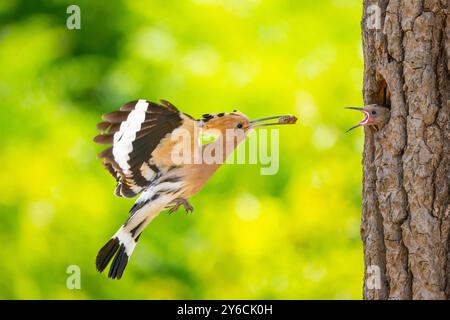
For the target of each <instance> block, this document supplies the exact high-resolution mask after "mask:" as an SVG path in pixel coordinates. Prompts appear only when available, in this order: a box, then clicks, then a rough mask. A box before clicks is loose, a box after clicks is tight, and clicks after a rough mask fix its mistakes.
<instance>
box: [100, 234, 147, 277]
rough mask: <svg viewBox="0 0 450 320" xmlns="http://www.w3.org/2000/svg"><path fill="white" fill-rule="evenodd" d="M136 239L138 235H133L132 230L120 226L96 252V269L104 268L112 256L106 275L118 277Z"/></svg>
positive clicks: (125, 264) (123, 268) (120, 275)
mask: <svg viewBox="0 0 450 320" xmlns="http://www.w3.org/2000/svg"><path fill="white" fill-rule="evenodd" d="M138 239H139V235H133V230H132V231H127V230H126V228H124V226H122V227H121V228H120V229H119V230H118V231H117V232H116V234H115V235H114V236H113V237H112V238H111V239H110V240H109V241H108V242H107V243H106V244H105V245H104V246H103V247H102V248H101V249H100V251H99V252H98V254H97V259H96V265H97V270H98V271H99V272H102V271H103V270H105V268H106V267H107V266H108V264H109V262H110V261H111V259H112V258H113V257H114V260H113V262H112V264H111V267H110V268H109V273H108V277H110V278H111V279H120V278H121V277H122V274H123V271H124V270H125V267H126V266H127V263H128V260H129V259H130V256H131V254H132V253H133V250H134V247H135V246H136V243H137V241H138Z"/></svg>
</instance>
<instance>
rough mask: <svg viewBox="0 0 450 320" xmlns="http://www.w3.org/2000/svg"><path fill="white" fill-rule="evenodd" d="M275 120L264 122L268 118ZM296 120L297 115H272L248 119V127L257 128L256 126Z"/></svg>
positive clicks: (287, 122) (288, 122)
mask: <svg viewBox="0 0 450 320" xmlns="http://www.w3.org/2000/svg"><path fill="white" fill-rule="evenodd" d="M275 119H276V120H277V121H276V122H265V121H269V120H275ZM296 122H297V117H296V116H292V115H284V116H274V117H267V118H261V119H256V120H252V121H250V126H249V127H250V128H252V129H254V128H258V127H267V126H275V125H278V124H295V123H296Z"/></svg>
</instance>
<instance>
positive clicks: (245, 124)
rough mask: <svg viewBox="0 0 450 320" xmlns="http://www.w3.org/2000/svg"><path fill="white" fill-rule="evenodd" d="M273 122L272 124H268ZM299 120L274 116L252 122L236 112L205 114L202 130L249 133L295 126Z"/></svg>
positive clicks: (291, 117)
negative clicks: (273, 127)
mask: <svg viewBox="0 0 450 320" xmlns="http://www.w3.org/2000/svg"><path fill="white" fill-rule="evenodd" d="M270 120H273V121H271V122H268V121H270ZM296 121H297V118H296V117H294V116H274V117H267V118H261V119H256V120H250V119H249V118H248V117H247V116H246V115H245V114H243V113H242V112H240V111H237V110H234V111H233V112H229V113H217V114H204V115H203V119H202V128H203V130H205V131H208V130H219V131H220V132H222V133H224V132H226V131H227V130H235V131H243V132H244V133H246V134H247V133H249V132H250V131H251V130H252V129H255V128H258V127H263V126H273V125H280V124H294V123H295V122H296Z"/></svg>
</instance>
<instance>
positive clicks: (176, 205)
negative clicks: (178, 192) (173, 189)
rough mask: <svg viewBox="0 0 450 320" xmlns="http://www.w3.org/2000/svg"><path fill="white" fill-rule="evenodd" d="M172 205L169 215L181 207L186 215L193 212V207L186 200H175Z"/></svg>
mask: <svg viewBox="0 0 450 320" xmlns="http://www.w3.org/2000/svg"><path fill="white" fill-rule="evenodd" d="M172 203H174V204H173V205H172V206H171V207H170V209H169V214H171V213H174V212H176V211H177V210H178V209H179V208H180V206H181V205H183V207H184V210H186V213H191V212H193V211H194V207H193V206H192V205H191V204H190V203H189V202H188V201H187V200H186V199H182V198H177V199H175V200H173V201H172Z"/></svg>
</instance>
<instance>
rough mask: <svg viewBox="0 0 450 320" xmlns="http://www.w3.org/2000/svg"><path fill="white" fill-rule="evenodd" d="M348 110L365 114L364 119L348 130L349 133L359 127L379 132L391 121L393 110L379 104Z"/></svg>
mask: <svg viewBox="0 0 450 320" xmlns="http://www.w3.org/2000/svg"><path fill="white" fill-rule="evenodd" d="M346 109H351V110H358V111H361V112H362V113H363V114H364V118H363V119H362V120H361V121H360V122H358V123H357V124H355V125H354V126H353V127H351V128H350V129H348V130H347V132H349V131H350V130H353V129H355V128H357V127H359V126H370V127H372V128H374V129H375V130H377V131H378V130H380V129H381V128H383V127H384V125H385V124H386V123H387V122H388V121H389V117H390V115H391V110H390V109H389V108H387V107H383V106H380V105H377V104H370V105H367V106H365V107H364V108H357V107H346Z"/></svg>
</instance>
